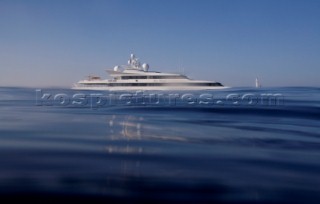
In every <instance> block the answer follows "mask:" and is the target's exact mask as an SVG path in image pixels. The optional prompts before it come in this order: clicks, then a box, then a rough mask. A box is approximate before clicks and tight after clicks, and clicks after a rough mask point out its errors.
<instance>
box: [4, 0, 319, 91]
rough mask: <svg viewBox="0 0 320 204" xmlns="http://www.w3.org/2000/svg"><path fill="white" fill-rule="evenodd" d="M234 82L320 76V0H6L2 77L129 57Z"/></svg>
mask: <svg viewBox="0 0 320 204" xmlns="http://www.w3.org/2000/svg"><path fill="white" fill-rule="evenodd" d="M130 53H135V54H136V55H137V56H138V57H139V58H140V59H141V60H142V61H143V62H148V63H149V64H150V66H151V69H152V70H158V71H171V72H177V71H179V70H180V71H181V70H182V69H184V70H185V72H186V74H188V75H189V76H191V77H192V78H196V79H206V80H216V81H220V82H222V83H223V84H225V85H229V86H253V85H254V79H255V77H256V76H258V77H259V78H260V80H261V83H262V84H263V85H264V86H320V1H318V0H300V1H295V0H242V1H241V0H207V1H206V0H189V1H187V0H126V1H125V0H114V1H102V0H86V1H79V0H50V1H49V0H38V1H32V0H28V1H27V0H21V1H16V0H0V86H33V87H41V86H71V85H72V84H73V83H74V82H76V81H78V80H79V79H82V78H83V77H85V76H86V75H88V74H98V75H101V76H103V77H107V75H106V73H105V71H104V70H105V69H107V68H112V67H114V66H115V65H118V64H125V63H126V62H127V59H128V57H129V54H130Z"/></svg>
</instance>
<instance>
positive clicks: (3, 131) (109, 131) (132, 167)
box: [0, 87, 320, 203]
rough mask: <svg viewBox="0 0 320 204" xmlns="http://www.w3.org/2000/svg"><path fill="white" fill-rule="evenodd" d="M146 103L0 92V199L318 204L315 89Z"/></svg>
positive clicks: (319, 117) (104, 95) (68, 93)
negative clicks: (272, 97) (272, 95)
mask: <svg viewBox="0 0 320 204" xmlns="http://www.w3.org/2000/svg"><path fill="white" fill-rule="evenodd" d="M45 93H48V94H51V96H50V97H49V98H46V97H44V98H42V99H41V97H42V96H43V95H44V94H45ZM155 93H156V94H163V95H161V97H162V98H161V100H159V101H158V103H156V102H155V101H152V100H149V101H148V100H147V101H146V100H145V99H143V98H142V99H141V98H139V97H138V94H136V95H134V94H133V95H131V96H130V93H125V94H127V95H126V97H124V98H122V99H121V100H117V98H118V99H119V97H120V96H121V95H123V94H124V93H120V92H118V93H114V92H112V93H111V92H102V91H100V92H94V91H73V90H68V89H48V88H47V89H42V90H41V92H39V90H38V92H37V91H36V89H32V88H10V87H3V88H0V196H5V197H7V198H12V199H14V198H17V196H20V197H22V198H25V199H37V198H40V197H41V198H43V199H57V200H59V199H60V200H63V201H68V199H69V200H72V199H79V200H85V199H87V200H88V201H92V202H93V201H102V202H128V203H134V202H137V203H141V202H153V203H154V202H159V203H162V202H166V203H167V202H173V203H319V202H320V88H301V87H291V88H261V89H251V88H237V89H235V88H234V89H226V90H221V91H193V92H177V93H175V92H155ZM37 94H38V95H37ZM59 94H60V96H59ZM61 94H63V95H61ZM74 94H80V96H82V97H83V96H85V100H84V99H83V98H82V99H81V100H80V99H79V95H77V97H74ZM110 94H111V96H110ZM143 94H145V95H148V94H152V93H151V92H145V93H143ZM169 94H176V95H175V97H173V98H175V99H174V100H173V99H172V98H171V101H169V98H170V97H169V96H168V95H169ZM201 94H207V95H205V97H203V98H201V96H200V95H201ZM248 94H249V95H248ZM265 94H278V95H276V96H277V97H279V98H278V99H275V100H273V99H270V100H269V99H267V100H266V99H263V97H264V96H265ZM57 95H58V96H57ZM183 95H186V97H184V98H183V99H182V97H181V96H183ZM230 95H231V96H233V97H230ZM54 96H56V98H55V99H54ZM61 96H62V97H61ZM127 96H130V97H129V98H128V97H127ZM209 96H212V98H209V99H208V98H207V97H209ZM227 97H229V98H228V99H227ZM80 98H81V97H80ZM111 98H113V99H112V100H113V101H111V102H110V100H109V99H111ZM230 98H232V99H230ZM100 99H101V100H100ZM99 100H100V101H99ZM108 100H109V101H108ZM84 101H85V103H84ZM200 101H202V102H201V103H200Z"/></svg>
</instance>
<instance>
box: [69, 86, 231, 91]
mask: <svg viewBox="0 0 320 204" xmlns="http://www.w3.org/2000/svg"><path fill="white" fill-rule="evenodd" d="M226 88H229V87H226V86H217V87H205V86H185V87H181V86H170V87H169V86H167V87H166V86H159V87H155V86H150V87H76V86H75V87H72V89H75V90H95V91H137V90H145V91H188V90H190V91H191V90H194V91H196V90H221V89H226Z"/></svg>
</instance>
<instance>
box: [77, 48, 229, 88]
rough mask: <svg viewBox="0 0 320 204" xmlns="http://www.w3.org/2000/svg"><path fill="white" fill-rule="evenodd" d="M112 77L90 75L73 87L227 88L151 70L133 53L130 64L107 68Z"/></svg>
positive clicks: (212, 82) (216, 83)
mask: <svg viewBox="0 0 320 204" xmlns="http://www.w3.org/2000/svg"><path fill="white" fill-rule="evenodd" d="M107 73H108V74H109V75H110V79H101V78H100V77H98V76H88V78H87V79H84V80H80V81H79V82H78V83H76V84H74V86H73V87H72V88H73V89H81V90H109V91H130V90H206V89H207V90H210V89H223V88H226V87H225V86H223V85H222V84H221V83H219V82H214V81H203V80H193V79H190V78H188V77H187V76H186V75H184V74H178V73H164V72H156V71H149V65H148V64H146V63H143V64H141V63H140V62H139V59H138V58H136V57H135V55H134V54H131V56H130V59H129V60H128V65H121V66H115V67H114V68H113V69H110V70H107Z"/></svg>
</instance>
